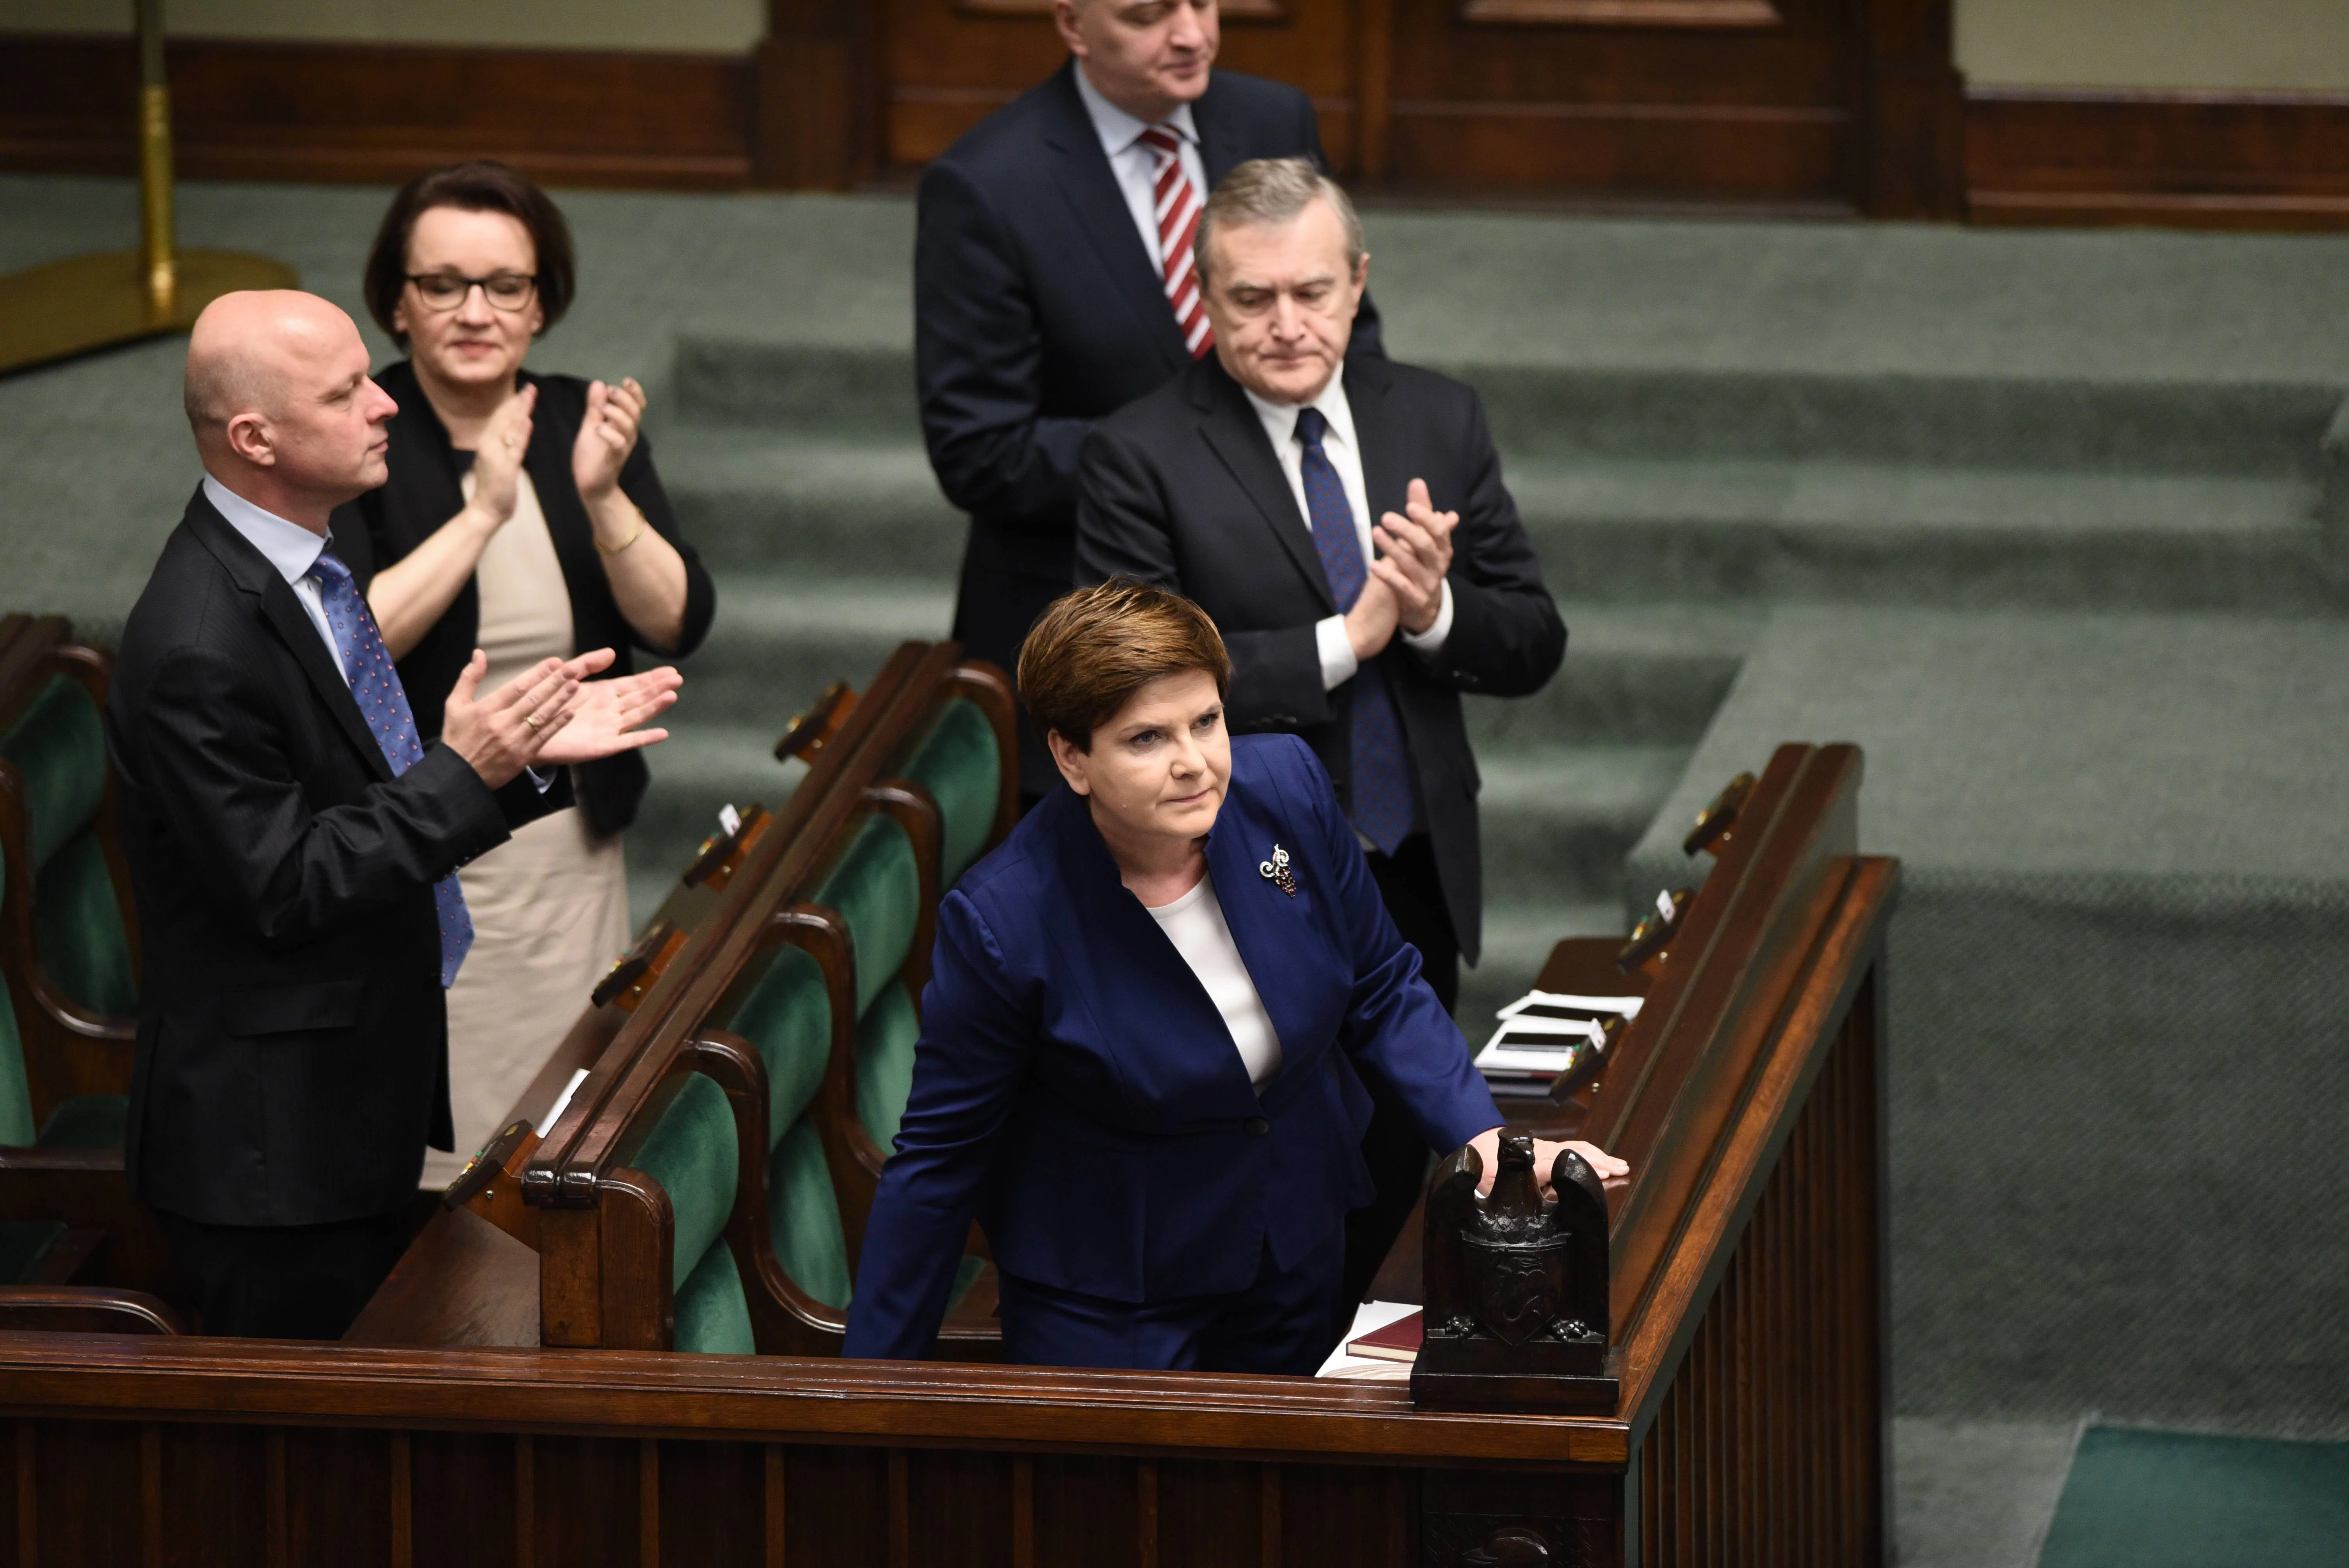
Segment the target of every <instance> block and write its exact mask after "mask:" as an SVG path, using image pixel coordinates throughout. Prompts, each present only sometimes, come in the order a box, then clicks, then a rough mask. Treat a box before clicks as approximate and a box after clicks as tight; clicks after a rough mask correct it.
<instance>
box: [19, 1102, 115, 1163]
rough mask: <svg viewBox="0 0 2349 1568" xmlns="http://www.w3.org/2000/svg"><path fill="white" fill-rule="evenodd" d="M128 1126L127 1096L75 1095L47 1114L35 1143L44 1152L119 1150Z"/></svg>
mask: <svg viewBox="0 0 2349 1568" xmlns="http://www.w3.org/2000/svg"><path fill="white" fill-rule="evenodd" d="M129 1124H130V1100H129V1097H128V1096H126V1095H119V1094H78V1095H76V1096H74V1097H73V1099H69V1100H67V1101H66V1102H65V1103H64V1104H63V1105H61V1106H59V1107H57V1109H56V1110H54V1111H52V1112H50V1113H49V1120H48V1125H47V1126H46V1127H44V1128H42V1129H41V1136H40V1138H39V1139H38V1140H36V1141H38V1142H39V1144H40V1146H41V1147H42V1148H44V1149H119V1148H121V1147H122V1139H123V1134H124V1132H125V1131H126V1130H128V1129H129Z"/></svg>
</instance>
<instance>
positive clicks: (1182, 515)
mask: <svg viewBox="0 0 2349 1568" xmlns="http://www.w3.org/2000/svg"><path fill="white" fill-rule="evenodd" d="M1346 400H1347V403H1348V405H1349V406H1350V407H1351V408H1352V410H1353V415H1354V430H1355V434H1356V436H1357V437H1358V438H1360V440H1361V447H1362V478H1363V481H1364V486H1365V488H1366V490H1368V492H1369V496H1370V503H1371V511H1372V513H1373V514H1374V517H1373V521H1375V514H1379V513H1383V512H1388V511H1402V508H1403V500H1404V492H1405V490H1406V487H1407V486H1408V485H1409V484H1410V482H1411V481H1412V480H1414V479H1423V480H1426V481H1427V488H1428V490H1429V493H1430V494H1431V496H1432V497H1433V500H1434V501H1435V504H1436V505H1437V506H1439V507H1441V508H1443V509H1444V510H1445V511H1457V512H1459V514H1460V526H1459V529H1458V531H1456V532H1455V533H1454V535H1453V559H1452V574H1451V583H1452V603H1453V619H1452V631H1451V634H1450V635H1449V636H1448V637H1446V638H1445V639H1444V648H1443V651H1442V653H1441V654H1440V655H1438V656H1437V657H1435V658H1433V659H1426V658H1423V657H1421V656H1420V655H1417V654H1415V653H1413V652H1412V651H1411V650H1410V649H1408V648H1406V647H1405V646H1404V645H1403V644H1402V638H1401V637H1400V636H1398V637H1397V638H1396V640H1395V641H1394V642H1393V643H1392V645H1390V646H1389V647H1388V648H1387V650H1386V652H1385V653H1383V654H1381V655H1379V659H1380V665H1381V668H1382V669H1383V670H1384V671H1385V672H1386V677H1387V684H1388V686H1390V687H1391V688H1392V691H1393V693H1394V698H1395V707H1396V710H1397V713H1398V715H1399V716H1400V717H1401V718H1402V730H1403V738H1404V741H1405V743H1406V744H1407V745H1408V746H1409V747H1410V748H1411V758H1412V767H1413V774H1414V776H1415V778H1416V779H1417V780H1418V784H1419V795H1420V801H1421V804H1422V807H1423V810H1424V811H1425V815H1426V821H1427V829H1428V834H1429V837H1430V838H1431V839H1432V840H1433V846H1434V850H1435V863H1436V869H1437V872H1438V873H1439V874H1440V875H1441V877H1442V879H1443V882H1444V902H1445V904H1446V906H1447V907H1448V908H1449V910H1450V912H1451V914H1452V925H1453V929H1454V931H1455V932H1456V933H1457V934H1459V937H1460V951H1461V953H1462V954H1464V956H1465V957H1466V958H1467V960H1468V961H1469V962H1470V963H1471V964H1474V963H1475V961H1476V958H1477V955H1478V954H1479V952H1480V951H1481V950H1482V945H1483V943H1482V931H1483V913H1482V912H1483V904H1484V869H1483V861H1482V857H1481V854H1480V852H1479V849H1478V844H1477V834H1476V793H1477V790H1478V789H1479V788H1481V785H1482V780H1481V779H1479V778H1478V776H1477V773H1476V758H1475V755H1474V754H1473V753H1472V752H1471V751H1470V750H1469V748H1468V730H1467V727H1466V725H1465V723H1464V721H1463V717H1462V715H1461V711H1460V694H1461V693H1462V692H1464V691H1472V692H1483V693H1485V694H1488V695H1491V696H1526V695H1528V694H1530V693H1533V692H1536V691H1539V690H1540V689H1541V688H1542V686H1545V685H1546V684H1547V682H1548V680H1549V678H1550V676H1553V675H1555V674H1557V666H1558V664H1559V662H1560V661H1561V660H1563V659H1564V658H1565V656H1566V624H1565V622H1564V621H1562V620H1560V619H1559V617H1558V613H1557V605H1556V604H1555V603H1552V602H1551V600H1550V596H1549V591H1548V590H1547V588H1545V587H1544V586H1543V585H1542V576H1541V562H1540V561H1539V560H1538V559H1537V558H1536V556H1535V554H1534V547H1533V542H1532V541H1531V540H1529V539H1528V538H1526V531H1525V526H1524V525H1523V524H1522V523H1520V522H1519V521H1517V507H1516V502H1515V501H1514V500H1511V499H1510V498H1509V492H1508V490H1507V489H1506V487H1505V486H1503V484H1502V483H1501V459H1500V455H1499V454H1498V453H1497V452H1495V450H1494V449H1493V438H1492V436H1491V434H1490V432H1488V431H1487V430H1486V429H1485V406H1484V404H1483V402H1482V401H1481V400H1479V399H1478V397H1477V396H1476V394H1475V392H1473V391H1471V390H1470V389H1469V388H1468V387H1464V386H1462V385H1461V384H1460V383H1459V382H1457V381H1454V380H1452V379H1450V378H1449V377H1443V376H1438V375H1437V374H1435V373H1434V372H1433V371H1432V370H1422V369H1418V368H1416V367H1415V366H1408V365H1396V364H1393V363H1392V362H1391V361H1389V360H1385V359H1361V358H1355V359H1349V360H1348V361H1347V363H1346ZM1083 479H1084V500H1083V503H1082V505H1081V508H1080V509H1079V512H1078V521H1077V577H1078V580H1079V581H1080V582H1085V583H1098V582H1100V581H1102V579H1103V578H1106V577H1111V576H1114V575H1117V574H1119V573H1125V574H1127V575H1130V576H1134V577H1139V578H1141V579H1142V580H1143V582H1145V583H1156V584H1158V585H1159V586H1161V587H1164V588H1171V589H1174V590H1175V591H1177V592H1179V593H1184V594H1185V595H1187V596H1188V597H1190V598H1191V599H1193V600H1195V601H1196V602H1197V603H1198V604H1199V605H1200V606H1201V607H1202V608H1204V609H1205V610H1206V612H1207V614H1210V615H1212V616H1214V617H1215V621H1216V625H1217V626H1218V627H1219V628H1221V629H1222V631H1223V634H1224V642H1225V645H1226V646H1227V647H1228V648H1229V649H1230V650H1231V655H1232V690H1231V700H1230V703H1229V705H1228V715H1229V722H1230V725H1231V727H1232V728H1233V729H1234V730H1235V731H1247V730H1266V729H1273V730H1289V731H1294V732H1295V733H1296V734H1298V735H1300V736H1302V737H1304V738H1305V739H1306V741H1307V742H1308V743H1309V745H1310V746H1311V747H1312V748H1313V749H1314V751H1315V753H1316V754H1317V755H1319V757H1320V758H1321V762H1322V765H1323V766H1324V767H1326V768H1327V769H1329V770H1330V778H1331V779H1334V780H1335V781H1336V782H1337V785H1338V789H1339V796H1340V799H1350V798H1351V796H1350V789H1349V780H1348V776H1349V773H1350V767H1349V750H1348V747H1347V735H1348V729H1347V718H1348V712H1349V704H1350V701H1351V698H1352V693H1353V683H1351V682H1348V683H1346V684H1345V685H1343V686H1340V687H1339V688H1338V689H1337V690H1335V691H1324V690H1323V689H1322V686H1321V655H1320V651H1319V647H1318V646H1317V645H1316V644H1315V641H1314V635H1313V624H1314V623H1315V622H1317V621H1319V620H1321V619H1323V618H1325V617H1327V616H1330V615H1333V614H1337V603H1336V601H1335V600H1333V599H1332V598H1331V597H1330V583H1329V579H1328V578H1327V577H1326V576H1325V575H1323V573H1322V570H1321V557H1320V554H1319V552H1318V551H1317V550H1316V549H1315V547H1314V543H1313V535H1312V533H1311V531H1309V530H1308V529H1307V527H1306V526H1305V519H1304V518H1303V517H1301V516H1300V515H1299V513H1298V510H1297V498H1296V495H1295V493H1294V492H1293V491H1291V490H1289V488H1288V479H1287V478H1286V476H1284V475H1283V474H1282V472H1281V470H1280V462H1279V459H1278V458H1276V457H1275V456H1274V455H1273V450H1272V443H1271V442H1270V441H1268V439H1266V438H1265V432H1264V424H1263V421H1261V420H1260V419H1258V418H1257V414H1256V410H1255V408H1254V407H1251V406H1250V405H1249V403H1248V401H1247V395H1246V394H1245V393H1243V392H1242V391H1241V390H1240V387H1239V384H1238V383H1237V382H1236V381H1234V380H1233V379H1232V378H1231V377H1229V376H1227V375H1226V374H1225V373H1224V368H1223V366H1221V365H1220V364H1219V363H1217V362H1216V359H1215V358H1214V356H1209V357H1207V358H1206V359H1204V360H1202V361H1200V362H1199V363H1198V364H1197V365H1195V366H1193V367H1192V368H1191V369H1190V371H1188V372H1187V373H1186V374H1185V375H1184V377H1182V378H1181V379H1180V380H1178V381H1174V382H1171V383H1169V384H1168V385H1167V386H1165V387H1161V388H1160V389H1159V390H1158V391H1156V392H1154V393H1152V394H1151V395H1150V396H1149V397H1145V398H1143V400H1142V401H1141V402H1139V403H1136V404H1134V405H1133V407H1128V408H1124V409H1122V410H1120V411H1119V412H1118V413H1116V414H1114V415H1112V416H1111V417H1110V418H1107V419H1105V420H1103V421H1102V423H1101V425H1100V427H1099V428H1097V429H1096V430H1095V432H1094V434H1093V438H1092V440H1091V441H1089V442H1088V443H1087V444H1086V447H1085V458H1084V476H1083Z"/></svg>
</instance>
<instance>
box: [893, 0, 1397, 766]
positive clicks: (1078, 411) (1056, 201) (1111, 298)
mask: <svg viewBox="0 0 2349 1568" xmlns="http://www.w3.org/2000/svg"><path fill="white" fill-rule="evenodd" d="M1053 18H1054V21H1055V22H1056V23H1057V25H1058V26H1059V27H1060V31H1061V37H1062V38H1063V39H1064V40H1065V41H1066V42H1067V44H1068V46H1069V54H1070V57H1071V58H1070V60H1069V62H1068V64H1067V65H1065V66H1064V67H1061V69H1060V70H1059V71H1057V72H1055V73H1054V74H1053V75H1052V77H1050V79H1048V80H1047V81H1045V82H1044V83H1042V84H1041V85H1040V86H1039V87H1037V88H1033V89H1031V90H1030V91H1029V92H1028V93H1026V94H1024V95H1023V96H1021V97H1020V98H1019V99H1018V100H1017V101H1015V102H1013V103H1011V104H1009V105H1007V106H1005V107H1004V108H1001V109H999V110H998V111H996V112H995V113H994V114H991V115H989V116H988V118H987V119H984V120H982V121H980V122H979V123H978V125H976V126H974V127H973V128H972V129H970V130H968V131H967V132H966V133H964V135H963V136H962V137H961V139H958V140H957V141H956V142H955V144H954V145H953V146H952V147H950V148H948V149H947V151H946V152H945V154H944V155H943V156H941V157H940V158H939V159H938V160H936V162H934V163H932V164H931V165H930V167H929V170H928V171H927V172H926V174H925V175H924V176H923V178H922V185H921V196H920V220H919V235H918V238H917V239H916V248H915V259H914V304H915V342H916V375H917V379H918V382H919V387H920V393H921V407H922V431H923V435H924V438H926V441H927V442H928V445H929V453H930V466H931V468H932V469H934V470H935V471H936V474H937V478H938V484H939V487H940V488H941V489H942V490H945V492H946V495H947V500H950V501H952V502H953V503H954V504H955V505H956V506H957V507H959V508H960V509H962V510H963V511H966V512H968V513H969V514H970V520H971V521H970V540H969V544H968V549H967V550H966V552H965V554H964V558H963V565H962V581H961V585H960V593H959V595H958V598H957V604H956V608H955V628H954V632H955V635H956V636H957V637H958V638H960V639H961V641H962V643H963V645H964V646H965V647H966V648H967V649H968V650H969V651H970V652H971V653H972V654H974V655H978V657H980V658H985V659H991V660H993V661H995V662H996V663H997V664H999V665H1002V666H1003V667H1004V668H1005V669H1006V670H1009V669H1012V668H1014V667H1016V665H1018V663H1019V645H1020V642H1021V640H1022V639H1024V638H1025V637H1026V636H1027V634H1028V628H1029V627H1030V625H1031V624H1033V623H1034V621H1035V619H1036V616H1037V615H1038V614H1040V613H1041V612H1042V610H1043V608H1044V606H1045V605H1047V604H1049V603H1051V602H1052V601H1053V600H1054V599H1056V598H1058V597H1060V596H1061V594H1062V593H1067V592H1068V590H1069V588H1070V586H1071V562H1072V554H1073V551H1074V545H1075V529H1076V511H1077V462H1078V456H1079V453H1080V452H1081V450H1082V449H1083V446H1084V441H1085V437H1086V435H1087V434H1088V433H1089V432H1090V431H1091V430H1092V425H1093V421H1095V420H1096V419H1099V418H1102V416H1103V415H1106V414H1108V413H1111V412H1112V411H1113V410H1115V409H1117V408H1119V407H1123V406H1124V405H1125V404H1127V403H1130V402H1132V401H1133V399H1135V398H1137V397H1142V396H1143V394H1145V393H1147V392H1149V391H1151V390H1153V389H1154V388H1155V387H1158V386H1160V385H1161V384H1163V383H1164V382H1165V381H1166V380H1167V379H1168V378H1170V377H1174V375H1176V374H1178V373H1179V372H1181V371H1182V370H1183V369H1184V368H1185V366H1189V365H1190V364H1192V363H1193V361H1194V360H1195V359H1196V358H1197V357H1198V356H1202V355H1205V354H1206V353H1207V352H1208V350H1209V348H1210V347H1211V346H1212V345H1213V341H1214V335H1213V333H1212V331H1211V330H1210V328H1209V326H1208V324H1207V318H1206V308H1205V304H1204V301H1203V300H1202V298H1201V296H1200V293H1199V287H1198V283H1197V280H1196V278H1195V275H1194V273H1193V270H1192V249H1193V246H1192V241H1193V238H1194V235H1195V231H1196V228H1197V224H1198V216H1199V211H1200V205H1201V202H1202V201H1203V200H1204V198H1205V197H1206V193H1207V191H1209V190H1211V189H1213V187H1214V185H1215V182H1216V181H1218V180H1220V179H1221V178H1222V177H1223V176H1224V174H1225V173H1226V171H1227V170H1230V169H1231V168H1232V167H1233V166H1235V165H1236V164H1238V163H1241V162H1244V161H1246V160H1249V159H1254V158H1279V157H1291V156H1303V157H1306V158H1309V159H1311V160H1313V162H1314V163H1315V164H1316V165H1319V164H1320V163H1321V162H1322V161H1323V159H1322V156H1321V139H1320V133H1319V129H1317V128H1316V125H1315V121H1314V117H1313V106H1312V104H1311V103H1310V102H1309V100H1308V99H1307V98H1306V96H1305V95H1304V94H1303V93H1301V92H1299V91H1298V90H1297V89H1296V88H1291V87H1287V86H1284V85H1282V84H1280V83H1277V82H1269V81H1265V80H1262V79H1260V78H1258V77H1244V76H1241V75H1238V74H1237V73H1236V72H1231V71H1216V70H1215V69H1214V68H1213V67H1214V63H1215V57H1216V41H1217V36H1218V32H1217V19H1216V4H1215V0H1056V4H1055V5H1054V8H1053ZM1353 345H1354V351H1355V352H1356V353H1358V354H1361V353H1369V354H1376V353H1378V352H1379V330H1378V314H1377V312H1376V310H1375V309H1373V308H1372V307H1371V305H1370V304H1369V302H1368V301H1367V300H1366V301H1364V302H1363V305H1362V310H1361V315H1360V317H1359V318H1358V319H1357V321H1356V323H1355V326H1354V333H1353ZM1026 728H1027V727H1026V726H1024V725H1023V726H1022V727H1021V730H1022V736H1021V745H1022V748H1023V749H1022V752H1021V758H1020V760H1021V769H1020V774H1021V785H1022V789H1023V791H1024V792H1026V793H1027V794H1028V795H1029V796H1030V798H1031V799H1032V798H1033V797H1035V796H1037V795H1040V794H1041V793H1042V792H1043V790H1044V789H1047V788H1048V787H1049V786H1050V784H1051V783H1053V782H1054V781H1056V780H1057V779H1058V778H1059V775H1058V774H1057V773H1056V772H1055V771H1054V770H1053V769H1052V766H1051V763H1050V758H1047V757H1046V756H1045V755H1044V753H1043V751H1042V749H1041V748H1040V745H1039V744H1038V743H1037V742H1036V741H1035V738H1034V737H1032V736H1030V735H1028V734H1027V733H1026Z"/></svg>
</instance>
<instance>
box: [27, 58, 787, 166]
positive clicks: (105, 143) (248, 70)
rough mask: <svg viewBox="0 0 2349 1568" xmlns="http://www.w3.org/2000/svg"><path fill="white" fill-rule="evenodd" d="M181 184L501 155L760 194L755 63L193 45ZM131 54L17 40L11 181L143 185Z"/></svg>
mask: <svg viewBox="0 0 2349 1568" xmlns="http://www.w3.org/2000/svg"><path fill="white" fill-rule="evenodd" d="M168 69H169V70H170V73H171V118H172V127H173V132H174V137H175V139H176V141H177V144H178V145H177V148H176V153H177V158H176V161H177V164H178V168H179V172H180V173H181V175H182V176H183V177H187V178H191V179H198V180H325V181H368V182H375V183H393V182H397V181H403V180H406V179H408V178H409V176H410V175H413V174H417V173H420V172H421V171H423V170H427V169H431V168H434V167H436V166H438V165H440V164H444V163H450V162H454V161H456V160H460V159H465V158H475V157H481V156H482V155H484V154H488V155H493V156H497V157H502V158H505V159H508V160H511V161H512V162H513V163H515V164H517V165H518V166H520V167H522V168H523V169H525V170H529V171H530V172H531V173H532V174H533V175H534V176H536V177H538V178H540V179H543V180H547V181H557V182H561V183H564V184H580V185H650V186H658V187H665V188H672V189H721V190H722V189H733V188H739V187H740V186H742V185H744V184H746V183H748V181H750V175H751V158H750V129H751V121H750V84H751V69H750V62H749V61H747V60H740V59H732V58H728V57H719V56H698V55H629V54H607V53H603V52H598V51H588V50H579V51H562V50H527V49H456V48H448V49H440V48H415V47H406V46H365V45H333V44H254V43H202V42H190V43H175V44H173V45H171V47H170V50H169V52H168ZM137 93H138V66H137V62H136V60H135V58H134V57H133V56H132V53H131V46H130V44H129V42H128V41H127V40H123V39H116V38H83V37H57V36H27V35H21V34H20V35H16V36H0V168H11V169H32V170H47V171H57V172H70V173H88V174H127V173H129V172H132V171H133V170H134V168H135V153H136V149H135V147H134V145H133V140H132V129H133V121H132V117H131V113H130V105H131V104H132V103H134V102H135V101H136V98H137Z"/></svg>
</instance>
